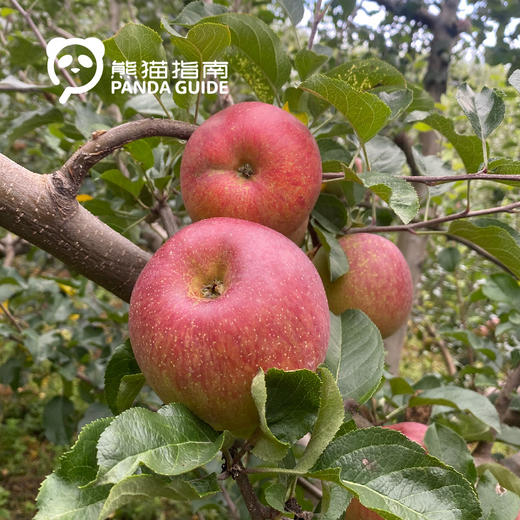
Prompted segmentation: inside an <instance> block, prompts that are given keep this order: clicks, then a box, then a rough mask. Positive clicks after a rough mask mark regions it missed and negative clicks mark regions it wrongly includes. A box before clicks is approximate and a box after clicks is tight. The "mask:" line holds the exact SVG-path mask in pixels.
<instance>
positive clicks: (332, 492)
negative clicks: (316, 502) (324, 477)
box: [320, 481, 352, 520]
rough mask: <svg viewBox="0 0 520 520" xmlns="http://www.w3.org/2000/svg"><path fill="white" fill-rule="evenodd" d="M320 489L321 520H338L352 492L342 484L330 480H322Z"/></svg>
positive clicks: (341, 516) (342, 514)
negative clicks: (321, 494) (321, 493)
mask: <svg viewBox="0 0 520 520" xmlns="http://www.w3.org/2000/svg"><path fill="white" fill-rule="evenodd" d="M321 489H322V491H323V498H322V500H321V516H320V519H321V520H338V519H339V518H343V516H344V513H345V510H346V509H347V507H348V505H349V503H350V500H351V499H352V493H350V491H348V490H346V489H345V488H344V487H342V486H338V485H337V484H333V483H332V482H325V481H322V483H321Z"/></svg>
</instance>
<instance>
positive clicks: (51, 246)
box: [0, 154, 150, 301]
mask: <svg viewBox="0 0 520 520" xmlns="http://www.w3.org/2000/svg"><path fill="white" fill-rule="evenodd" d="M51 179H52V176H51V175H39V174H36V173H33V172H31V171H29V170H26V169H25V168H23V167H22V166H20V165H18V164H16V163H15V162H13V161H11V160H10V159H8V158H7V157H5V156H3V155H1V154H0V226H2V227H4V228H5V229H7V230H8V231H11V232H12V233H15V234H16V235H18V236H20V237H22V238H24V239H25V240H27V241H28V242H31V243H32V244H34V245H36V246H38V247H40V248H41V249H43V250H45V251H47V252H48V253H50V254H51V255H53V256H55V257H56V258H58V259H59V260H61V261H62V262H64V263H65V264H67V265H68V266H70V267H71V268H73V269H74V270H76V271H77V272H79V273H80V274H83V275H84V276H86V277H87V278H89V279H90V280H93V281H94V282H96V283H98V284H99V285H101V286H102V287H105V288H106V289H108V290H109V291H111V292H112V293H114V294H115V295H117V296H119V297H121V298H122V299H123V300H126V301H128V300H129V299H130V294H131V292H132V288H133V286H134V283H135V281H136V279H137V276H138V275H139V273H140V272H141V270H142V268H143V267H144V265H145V264H146V262H147V261H148V259H149V258H150V255H149V254H148V253H146V252H145V251H143V250H142V249H140V248H139V247H137V246H136V245H135V244H133V243H132V242H130V241H129V240H128V239H126V238H125V237H123V236H122V235H120V234H119V233H117V232H116V231H114V230H113V229H112V228H110V227H108V226H107V225H106V224H103V222H101V221H100V220H99V219H97V218H96V217H95V216H94V215H92V214H91V213H89V212H88V211H87V210H86V209H84V208H83V207H82V206H80V204H78V202H77V201H76V200H75V199H72V200H69V201H68V204H67V207H66V210H65V209H64V208H63V206H61V205H60V204H59V203H57V200H58V201H59V200H60V195H59V194H57V193H56V190H55V186H54V184H53V182H52V181H51Z"/></svg>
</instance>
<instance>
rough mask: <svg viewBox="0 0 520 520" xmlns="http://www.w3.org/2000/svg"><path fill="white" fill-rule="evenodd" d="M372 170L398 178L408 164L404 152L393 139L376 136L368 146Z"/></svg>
mask: <svg viewBox="0 0 520 520" xmlns="http://www.w3.org/2000/svg"><path fill="white" fill-rule="evenodd" d="M366 149H367V155H368V160H369V161H370V166H371V170H373V171H375V172H378V173H388V174H390V175H394V176H398V175H400V174H401V173H402V169H403V166H404V165H405V163H406V156H405V155H404V152H403V151H402V150H401V148H399V146H397V145H396V144H395V143H394V142H393V141H392V139H389V138H388V137H385V136H383V135H376V136H375V137H374V138H373V139H370V141H368V143H367V144H366Z"/></svg>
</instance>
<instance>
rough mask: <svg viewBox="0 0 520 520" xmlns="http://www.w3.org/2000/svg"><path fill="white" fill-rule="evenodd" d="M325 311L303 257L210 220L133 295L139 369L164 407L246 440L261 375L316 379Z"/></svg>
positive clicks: (249, 228)
mask: <svg viewBox="0 0 520 520" xmlns="http://www.w3.org/2000/svg"><path fill="white" fill-rule="evenodd" d="M329 321H330V317H329V310H328V305H327V298H326V295H325V292H324V290H323V285H322V283H321V280H320V277H319V275H318V273H317V272H316V269H315V268H314V266H313V264H312V262H311V261H310V260H309V259H308V258H307V256H306V255H305V253H304V252H303V251H302V250H300V249H299V248H298V247H297V246H296V245H295V244H294V243H293V242H291V241H290V240H289V239H288V238H286V237H285V236H283V235H282V234H280V233H278V232H277V231H274V230H272V229H269V228H267V227H265V226H262V225H260V224H257V223H255V222H248V221H246V220H239V219H232V218H225V217H224V218H212V219H207V220H202V221H200V222H197V223H194V224H191V225H189V226H187V227H185V228H183V229H181V230H180V231H179V232H177V233H176V234H175V235H174V236H172V237H171V238H170V239H169V240H168V241H167V242H166V243H165V244H164V245H163V246H162V247H161V248H160V249H159V250H158V251H157V252H156V253H155V254H154V255H153V257H152V258H151V260H150V261H149V262H148V263H147V264H146V266H145V267H144V269H143V271H142V272H141V274H140V275H139V278H138V280H137V282H136V284H135V286H134V289H133V291H132V296H131V299H130V310H129V317H128V327H129V333H130V340H131V343H132V348H133V350H134V353H135V357H136V360H137V362H138V364H139V367H140V368H141V370H142V372H143V374H144V376H145V378H146V380H147V382H148V384H149V385H150V386H151V387H152V388H153V389H154V390H155V392H156V393H157V395H158V396H159V397H160V398H161V399H162V400H163V401H164V402H165V403H168V402H174V401H176V402H181V403H184V404H185V405H186V406H187V407H188V408H190V409H191V410H192V411H193V412H194V413H195V414H196V415H198V416H199V417H200V418H201V419H203V420H204V421H206V422H208V423H209V424H210V425H212V426H213V427H214V428H215V429H217V430H224V429H227V430H230V431H231V432H233V433H234V434H235V435H236V436H239V437H247V436H249V435H250V434H251V433H252V432H253V431H254V430H255V428H256V426H257V424H258V416H257V411H256V408H255V405H254V403H253V400H252V397H251V381H252V379H253V378H254V376H255V375H256V374H257V372H258V369H259V368H262V369H263V370H268V369H270V368H280V369H283V370H296V369H308V370H315V369H316V368H317V366H318V365H319V364H320V363H321V362H323V360H324V359H325V354H326V351H327V345H328V341H329V326H330V324H329Z"/></svg>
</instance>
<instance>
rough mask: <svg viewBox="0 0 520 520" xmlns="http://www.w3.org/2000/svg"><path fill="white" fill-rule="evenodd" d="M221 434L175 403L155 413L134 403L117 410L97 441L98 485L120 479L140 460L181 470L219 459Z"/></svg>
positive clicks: (159, 469) (163, 470)
mask: <svg viewBox="0 0 520 520" xmlns="http://www.w3.org/2000/svg"><path fill="white" fill-rule="evenodd" d="M222 440H223V437H222V436H219V435H218V433H217V432H215V431H214V430H213V429H212V428H211V427H210V426H208V425H207V424H206V423H204V422H202V421H201V420H200V419H198V418H197V417H195V415H193V414H192V413H191V412H190V411H189V410H188V409H187V408H186V407H185V406H183V405H181V404H179V403H174V404H170V405H166V406H163V407H162V408H161V409H160V410H159V411H158V412H157V413H154V412H151V411H149V410H145V409H144V408H131V409H130V410H126V411H124V412H123V413H122V414H121V415H118V416H117V417H116V418H115V419H114V420H113V422H112V423H111V424H110V426H109V427H108V428H107V429H106V430H105V431H104V432H103V433H102V434H101V437H100V439H99V442H98V464H99V473H98V480H97V483H98V484H104V483H107V482H112V483H116V482H119V481H120V480H122V479H123V478H125V477H128V476H130V475H132V474H133V473H134V472H135V471H136V470H137V469H138V468H139V466H140V465H141V464H144V465H145V466H146V467H148V468H149V469H151V470H152V471H154V472H155V473H158V474H160V475H180V474H183V473H187V472H188V471H191V470H193V469H195V468H198V467H200V466H203V465H204V464H207V463H208V462H210V461H211V460H213V459H214V458H215V456H216V455H217V453H218V452H219V450H220V448H221V446H222Z"/></svg>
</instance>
